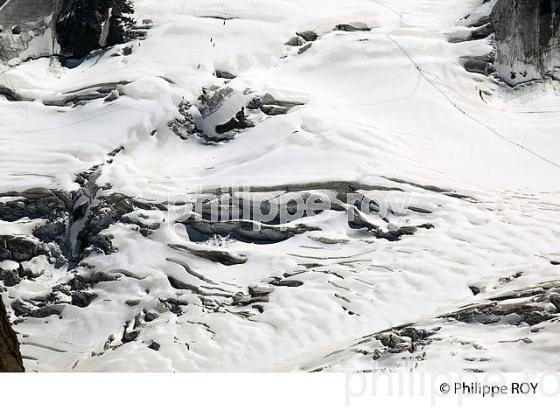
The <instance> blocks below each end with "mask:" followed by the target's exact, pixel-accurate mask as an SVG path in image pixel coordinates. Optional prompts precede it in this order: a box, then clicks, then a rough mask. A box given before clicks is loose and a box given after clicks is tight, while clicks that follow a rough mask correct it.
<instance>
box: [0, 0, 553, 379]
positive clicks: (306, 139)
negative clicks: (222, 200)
mask: <svg viewBox="0 0 560 410" xmlns="http://www.w3.org/2000/svg"><path fill="white" fill-rule="evenodd" d="M480 3H481V2H480V1H477V0H454V1H445V0H386V1H372V0H347V1H345V2H344V4H343V5H341V2H340V1H335V0H309V1H305V2H301V1H296V0H276V1H263V0H261V1H249V0H228V1H223V0H204V1H202V0H200V1H196V0H194V1H180V0H165V1H163V2H162V1H156V0H151V1H150V0H137V1H136V2H135V4H136V11H137V14H138V18H139V19H151V20H153V23H154V26H153V27H152V28H151V29H150V30H149V32H148V36H147V38H146V39H145V40H142V41H135V42H132V43H131V44H130V46H131V47H132V54H130V55H125V54H124V53H117V55H116V56H115V55H114V54H115V53H114V52H113V51H117V50H118V49H122V48H123V47H124V46H123V47H117V48H116V50H109V51H107V52H104V53H98V54H95V55H93V56H92V57H91V58H90V59H88V60H86V61H85V62H84V63H83V64H82V65H80V66H79V67H77V68H75V69H67V68H63V67H61V66H60V65H59V64H58V63H56V62H54V61H50V60H49V59H40V60H36V61H30V62H26V63H24V64H21V65H18V66H16V67H2V72H1V74H0V84H3V85H4V86H7V87H9V88H11V89H14V90H16V91H17V92H18V94H19V95H20V96H21V97H22V100H24V101H16V102H8V101H0V124H1V125H0V153H1V155H2V160H1V161H0V192H6V193H8V192H22V191H24V190H26V189H29V188H37V187H44V188H49V189H60V190H64V191H70V190H76V189H78V188H79V186H78V184H77V183H76V182H75V176H76V174H78V173H80V172H83V171H86V170H88V169H90V168H92V167H93V166H95V165H97V164H102V163H104V162H106V160H107V158H108V157H107V154H108V153H110V152H111V151H113V150H115V149H116V148H118V147H121V146H122V147H124V150H123V151H122V152H119V153H118V154H117V155H116V156H115V157H114V159H113V160H111V161H110V162H109V163H105V164H104V165H103V166H102V167H101V170H100V175H99V178H98V179H97V181H96V183H97V185H99V186H107V187H109V188H108V190H107V191H106V192H105V193H104V194H105V195H109V194H111V193H120V194H125V195H128V196H131V197H136V198H141V199H142V200H146V201H149V202H157V203H164V202H167V201H169V202H174V201H181V200H184V199H185V198H187V199H188V198H191V197H192V195H193V194H194V193H195V192H202V191H207V190H212V189H215V188H216V187H221V186H230V185H237V186H246V187H261V188H260V189H257V188H255V189H254V190H256V191H261V192H264V191H267V190H268V191H272V192H274V193H276V194H278V195H281V194H282V193H285V192H287V191H294V190H296V191H299V192H301V191H310V190H313V191H329V190H331V188H329V186H330V185H329V183H330V182H332V181H350V182H359V183H360V184H363V188H361V189H360V190H361V191H362V192H363V193H368V195H369V196H371V197H374V198H376V199H377V200H378V201H380V202H384V203H387V204H388V206H389V208H390V209H391V210H393V211H394V212H393V213H391V215H390V216H389V221H388V222H390V223H391V224H402V223H403V222H404V223H405V225H414V226H419V225H422V224H427V223H429V224H432V225H433V229H419V230H418V231H417V232H416V233H415V234H414V235H411V236H404V237H402V238H401V240H400V241H395V242H390V241H387V240H384V239H376V238H375V237H372V236H371V235H370V234H369V233H367V232H365V231H364V230H356V229H352V228H351V227H350V226H349V225H348V223H347V220H346V215H345V214H344V212H339V211H337V210H329V211H326V212H324V213H322V214H320V215H317V216H312V217H306V218H302V219H301V220H299V221H296V222H292V223H291V225H289V226H294V225H295V224H296V223H297V222H302V223H305V224H306V225H308V226H311V227H314V228H316V229H318V230H315V231H308V232H306V233H303V234H298V235H295V236H293V237H291V238H290V239H288V240H285V241H282V242H278V243H270V244H252V243H246V242H242V241H236V240H232V239H225V240H212V241H209V242H206V243H202V244H200V243H193V242H192V241H191V240H190V239H189V235H188V232H187V231H186V230H185V227H184V225H182V224H176V223H175V222H176V221H178V220H181V218H184V217H185V215H184V210H183V209H182V207H181V206H176V207H170V211H169V212H166V211H162V210H159V211H158V210H151V211H146V212H144V214H146V215H143V216H144V217H146V216H147V217H148V219H149V221H152V222H154V221H155V222H157V223H160V226H159V228H158V229H155V232H154V233H153V234H152V235H149V236H147V237H145V236H143V235H141V234H140V233H139V232H138V230H137V229H133V228H131V226H130V225H127V224H123V223H117V224H114V225H112V226H110V227H109V228H108V230H107V233H108V234H110V235H112V236H113V238H114V239H113V244H114V246H115V248H117V249H118V252H116V253H112V254H109V255H92V256H90V257H88V258H87V259H86V260H85V261H83V262H85V263H84V264H82V265H80V266H78V267H76V268H75V270H74V271H72V270H70V271H69V270H68V269H67V268H68V266H63V267H58V268H55V267H54V266H53V265H51V264H49V263H48V262H47V261H46V259H45V258H43V259H41V257H37V258H35V259H34V260H33V262H34V263H36V264H37V265H39V267H38V268H37V269H38V270H42V274H41V275H40V276H38V277H37V278H35V279H33V280H30V279H26V280H23V281H22V282H20V283H19V284H17V285H16V286H13V287H9V288H8V289H7V293H6V294H5V296H4V297H5V300H6V301H13V300H17V299H19V300H32V299H33V298H37V297H41V296H43V297H46V296H48V295H49V294H51V293H52V292H53V287H54V286H56V285H57V284H62V283H66V282H67V281H68V280H69V279H70V278H72V277H73V275H75V274H76V273H77V274H80V275H88V274H91V272H92V270H93V271H99V272H106V273H109V274H112V275H114V276H115V279H116V280H113V281H106V282H100V283H96V284H95V285H94V286H93V287H92V289H91V290H92V291H93V292H95V294H96V295H97V298H96V299H95V300H93V301H92V302H91V304H89V305H88V306H87V307H79V306H75V305H73V304H71V303H66V304H64V307H63V310H62V311H61V313H60V318H57V317H56V315H51V316H47V317H40V318H34V317H25V318H23V319H22V320H20V321H19V323H18V324H17V326H16V330H17V331H18V332H19V333H20V335H21V337H22V340H21V341H22V343H23V354H24V356H25V358H26V360H25V365H26V368H27V369H28V370H38V371H70V370H75V371H148V370H149V371H193V370H194V371H216V370H222V371H223V370H225V371H230V370H235V371H237V370H259V371H260V370H265V371H279V370H295V369H305V370H308V369H310V368H312V367H321V363H323V362H324V363H327V361H326V359H325V361H324V360H323V357H324V356H325V355H327V354H328V353H330V352H332V351H335V350H337V349H341V348H342V349H343V348H345V347H346V346H349V345H350V344H351V343H352V341H353V340H354V339H356V338H359V337H362V336H364V335H366V334H371V333H374V332H378V331H381V330H383V329H387V328H391V327H394V326H399V325H402V324H405V323H416V322H422V321H426V320H430V319H432V318H434V317H435V316H437V315H440V314H443V313H446V312H450V311H453V310H455V309H457V308H458V307H460V306H462V305H464V304H467V303H472V302H476V301H478V300H482V299H484V295H477V296H473V292H472V291H471V290H470V289H469V286H471V285H473V284H477V286H480V287H481V288H482V289H485V288H486V287H491V286H492V285H493V284H494V283H496V282H497V281H499V279H500V278H504V277H510V276H512V275H514V274H516V273H518V272H523V273H522V275H521V276H520V278H519V279H515V280H514V281H512V282H511V283H510V284H509V285H508V286H510V287H511V288H512V289H517V288H519V289H521V288H524V287H529V286H536V285H537V284H538V283H541V282H546V281H551V280H554V279H555V278H556V277H557V275H558V269H559V268H558V266H557V265H553V264H552V263H551V261H552V262H554V261H555V258H556V259H558V258H560V249H559V248H558V243H559V241H558V239H559V237H560V222H559V219H558V211H559V210H560V193H559V188H560V182H559V181H560V141H559V140H558V138H557V135H556V133H555V132H554V131H555V130H556V129H557V127H558V124H559V123H560V109H558V106H559V103H558V101H559V99H558V95H559V91H560V90H559V85H558V83H554V82H545V83H537V84H534V85H531V86H527V87H522V88H520V89H516V90H512V89H506V88H504V87H502V86H500V85H499V84H498V83H496V82H495V81H493V80H492V79H490V78H487V77H484V76H482V75H478V74H472V73H468V72H466V71H465V70H464V69H463V67H462V66H461V65H460V64H459V62H458V60H459V57H462V56H469V55H482V54H485V53H487V52H489V51H490V50H491V45H490V44H489V42H488V41H487V40H477V41H470V42H463V43H449V42H448V36H449V35H450V34H451V33H454V32H456V31H457V30H460V29H461V28H460V27H458V24H459V23H458V21H459V20H460V19H461V18H462V17H464V16H465V15H467V14H469V13H470V12H472V10H474V9H476V8H477V7H478V6H480ZM352 22H362V23H365V24H366V25H367V26H369V27H371V28H372V29H371V31H356V32H346V31H340V30H333V29H334V27H335V26H336V25H338V24H345V23H352ZM305 30H313V31H315V32H316V33H317V34H318V35H319V38H318V39H317V40H316V41H314V42H313V45H312V47H311V48H309V49H308V50H306V51H305V52H303V53H301V54H300V53H299V52H298V51H299V50H300V48H299V47H292V46H287V45H285V44H284V43H285V42H286V41H288V40H289V39H290V38H291V37H292V36H294V35H295V33H296V32H301V31H305ZM216 70H220V71H227V72H230V73H233V74H235V75H236V78H235V79H233V80H231V81H228V80H224V79H219V78H217V77H216V76H215V75H214V73H215V71H216ZM226 82H227V86H228V87H230V88H232V89H233V90H234V91H236V92H238V93H240V94H242V93H243V92H244V91H245V90H250V91H251V92H252V93H257V94H259V95H263V94H264V93H270V94H272V95H273V96H274V97H276V98H277V99H280V100H287V101H296V102H299V103H303V105H299V106H297V107H296V108H293V109H291V110H290V111H289V113H288V114H287V115H282V116H266V118H259V120H258V121H257V123H256V126H255V127H254V128H249V129H247V130H244V131H243V132H241V133H239V134H238V135H237V136H236V137H235V138H234V139H233V140H231V141H229V142H227V143H221V144H218V145H206V144H202V143H201V141H200V139H198V138H197V137H194V136H193V137H192V138H189V139H188V140H182V139H180V138H179V137H178V136H177V135H175V134H174V133H173V132H172V131H171V130H170V128H169V127H168V123H169V121H172V120H173V119H174V118H177V117H178V116H179V114H178V109H177V107H178V105H179V104H180V103H181V102H182V101H186V102H191V103H195V102H196V100H197V98H198V97H199V96H200V95H201V93H202V88H203V87H204V88H205V89H212V88H213V87H223V86H225V84H226ZM100 87H112V88H115V89H118V92H119V98H117V99H116V100H114V101H110V102H107V101H104V100H103V99H94V100H92V101H89V102H87V103H86V104H83V105H77V106H60V104H58V105H56V104H53V103H52V102H53V101H60V99H63V98H64V96H65V95H68V94H72V93H75V92H77V91H83V90H87V89H98V88H100ZM313 183H322V184H324V185H323V186H322V187H321V188H320V189H317V188H311V187H312V185H311V184H313ZM296 185H303V188H301V187H299V188H297V189H296V188H294V187H295V186H296ZM305 186H308V188H305ZM263 187H264V188H266V189H264V188H263ZM435 187H437V188H435ZM403 204H405V205H408V206H405V208H408V212H402V213H403V214H404V215H399V210H398V209H397V208H399V206H402V205H403ZM139 212H140V211H136V213H137V214H138V213H139ZM140 213H141V212H140ZM135 215H136V214H135ZM378 222H379V223H382V222H381V221H378ZM31 223H32V222H30V221H28V220H19V221H16V222H2V223H1V224H0V232H2V233H14V232H18V233H19V232H21V233H22V234H25V233H27V234H29V233H30V231H31V229H32V228H31V227H30V226H29V225H30V224H31ZM170 244H171V245H179V246H183V247H193V246H194V247H196V248H197V249H198V247H203V248H204V249H217V250H225V251H227V252H230V253H232V254H236V255H238V254H241V255H245V256H246V258H247V262H245V263H242V264H238V265H231V266H229V265H223V264H220V263H217V262H213V261H211V260H208V259H205V258H200V257H197V256H195V255H194V254H193V253H192V252H184V251H181V250H180V248H177V247H174V248H173V247H170V246H168V245H170ZM177 261H179V263H178V262H177ZM181 263H182V264H188V267H189V269H186V268H184V266H182V264H181ZM189 270H194V271H195V272H196V273H197V276H193V275H192V274H190V273H189V272H188V271H189ZM282 276H284V277H286V276H289V278H290V279H297V280H299V281H301V282H302V283H303V285H302V286H298V287H289V286H274V285H272V286H271V285H269V283H270V282H271V280H273V278H274V277H282ZM168 277H173V278H177V279H179V280H180V281H182V282H183V283H187V284H190V285H193V286H196V287H197V288H198V289H199V290H200V289H204V292H206V293H208V295H203V297H202V298H201V295H200V294H197V293H196V292H193V291H192V290H188V289H180V290H178V289H177V287H176V286H172V283H171V284H170V282H169V280H168V279H167V278H168ZM255 285H259V286H267V287H269V288H270V289H273V291H272V293H271V294H270V297H269V301H268V302H267V303H262V305H263V306H262V308H263V309H262V312H260V310H259V309H258V308H257V309H255V308H253V307H251V305H248V306H235V305H234V304H233V305H232V304H231V300H232V298H233V296H232V295H235V293H237V292H243V293H247V288H248V287H249V286H255ZM482 293H484V291H483V292H482ZM169 298H174V299H177V300H178V301H180V302H181V303H182V305H180V307H179V309H180V310H181V312H182V314H181V315H177V313H176V312H173V311H172V310H173V309H172V310H170V309H169V306H168V305H166V304H165V303H163V302H162V301H165V300H168V299H169ZM208 299H210V300H212V301H213V302H212V303H211V304H210V305H212V306H213V307H209V305H208V304H205V302H204V300H208ZM127 301H129V302H130V303H128V304H127V303H126V302H127ZM131 301H132V302H131ZM133 303H135V304H133ZM7 304H8V303H7ZM216 306H217V307H216ZM147 311H153V312H157V313H158V317H157V318H156V319H155V320H151V321H146V320H145V317H144V314H145V312H147ZM135 318H136V322H137V323H136V324H135V323H134V322H135ZM138 318H139V319H138ZM453 326H456V327H457V328H461V327H465V326H466V325H461V324H454V325H453ZM126 327H128V330H125V334H126V332H127V331H134V330H136V329H139V334H138V335H137V337H136V339H135V340H134V341H132V342H128V343H122V342H121V336H122V334H123V329H124V328H126ZM466 327H467V328H468V329H467V330H465V332H469V331H470V332H475V331H480V332H482V333H483V336H482V337H480V335H478V336H477V337H479V339H481V340H482V341H484V340H488V341H490V340H491V339H490V336H489V335H492V334H496V333H495V332H496V329H489V328H488V326H486V327H485V326H482V325H481V330H478V329H475V330H473V329H474V328H471V327H469V326H466ZM549 327H550V329H549V330H547V332H550V336H549V338H548V339H546V340H547V342H546V343H535V344H523V345H522V346H521V347H520V348H519V351H517V350H516V351H513V352H511V353H508V352H505V353H504V350H503V349H504V348H503V347H502V345H500V344H499V343H490V342H489V346H488V349H489V352H488V356H489V357H490V359H492V360H493V359H495V362H496V363H497V364H496V365H495V367H492V363H494V362H492V360H490V364H489V367H488V369H489V370H492V369H493V370H509V371H521V370H527V369H534V368H535V369H536V368H537V367H538V368H539V369H542V368H552V369H555V370H557V369H558V368H559V365H560V364H559V363H557V360H556V359H553V358H552V357H551V355H550V353H549V352H550V349H551V345H552V346H553V347H554V348H557V347H558V342H557V338H555V337H553V336H554V334H556V332H558V326H557V325H555V324H550V325H549ZM132 328H134V330H133V329H132ZM446 331H449V332H451V333H453V332H456V333H458V332H460V331H461V329H455V328H453V327H452V328H451V329H450V330H449V329H446ZM506 331H507V332H513V331H514V330H511V329H509V328H507V329H506ZM518 331H519V332H520V331H522V330H518V329H517V328H516V329H515V332H518ZM484 332H486V333H484ZM527 332H528V330H527ZM112 335H113V336H112ZM473 337H474V336H473ZM111 339H113V340H111ZM555 339H556V340H555ZM153 341H156V342H157V344H158V345H159V346H158V347H159V349H157V350H155V349H153V348H150V347H149V346H150V345H151V343H152V342H153ZM152 347H153V345H152ZM92 353H93V354H92ZM440 355H443V356H441V357H440ZM433 356H434V360H433V362H430V363H431V366H433V367H432V368H450V369H452V370H461V369H463V368H464V367H465V366H466V364H465V363H466V362H464V361H461V360H456V359H453V360H452V359H451V358H450V356H449V357H448V356H447V355H446V353H445V351H444V353H437V354H434V355H433ZM429 357H430V353H429V351H428V359H427V360H429ZM512 357H515V360H513V359H512ZM535 357H538V360H535V359H534V358H535ZM311 360H313V366H311V365H310V364H309V363H310V362H311ZM371 363H372V362H371ZM371 363H370V364H371ZM370 364H366V365H364V364H361V363H360V364H351V365H348V366H347V367H345V368H346V369H358V368H360V369H363V368H364V366H365V368H367V366H369V365H370ZM371 365H372V366H373V364H371Z"/></svg>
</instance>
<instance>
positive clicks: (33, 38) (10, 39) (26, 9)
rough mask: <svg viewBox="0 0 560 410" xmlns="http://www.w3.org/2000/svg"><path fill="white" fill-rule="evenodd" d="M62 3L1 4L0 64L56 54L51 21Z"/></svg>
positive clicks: (23, 1)
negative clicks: (1, 61) (16, 59)
mask: <svg viewBox="0 0 560 410" xmlns="http://www.w3.org/2000/svg"><path fill="white" fill-rule="evenodd" d="M65 1H68V0H11V1H9V2H7V1H1V2H0V4H1V3H4V4H3V7H2V9H1V10H0V30H1V33H0V60H4V61H9V60H11V59H14V58H18V57H20V58H26V57H34V56H37V55H40V54H44V53H45V54H46V53H54V52H56V51H57V45H56V41H55V33H54V30H53V25H52V21H53V16H55V15H56V14H57V13H58V11H59V10H60V7H62V5H63V3H64V2H65Z"/></svg>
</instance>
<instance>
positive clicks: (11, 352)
mask: <svg viewBox="0 0 560 410" xmlns="http://www.w3.org/2000/svg"><path fill="white" fill-rule="evenodd" d="M23 371H24V369H23V361H22V358H21V354H20V352H19V343H18V340H17V337H16V334H15V332H14V331H13V329H12V327H11V325H10V320H9V318H8V314H7V312H6V308H5V307H4V303H3V302H2V298H0V372H23Z"/></svg>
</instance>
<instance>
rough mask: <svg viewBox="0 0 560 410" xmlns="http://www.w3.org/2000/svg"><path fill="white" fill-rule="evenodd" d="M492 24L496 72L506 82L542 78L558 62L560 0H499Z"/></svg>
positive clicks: (492, 16) (517, 82) (513, 83)
mask: <svg viewBox="0 0 560 410" xmlns="http://www.w3.org/2000/svg"><path fill="white" fill-rule="evenodd" d="M491 23H492V26H493V27H494V30H495V33H496V46H497V64H496V68H497V73H498V75H499V76H500V77H501V78H503V79H504V81H506V82H507V83H508V84H511V85H515V84H519V83H522V82H526V81H531V80H536V79H541V78H543V76H544V75H546V74H547V73H549V72H550V71H551V70H552V69H553V68H554V66H555V65H556V64H558V63H560V52H559V47H560V31H559V23H560V0H515V1H513V0H498V2H497V3H496V6H495V7H494V10H493V12H492V15H491Z"/></svg>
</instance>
